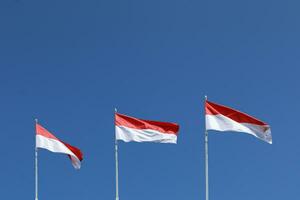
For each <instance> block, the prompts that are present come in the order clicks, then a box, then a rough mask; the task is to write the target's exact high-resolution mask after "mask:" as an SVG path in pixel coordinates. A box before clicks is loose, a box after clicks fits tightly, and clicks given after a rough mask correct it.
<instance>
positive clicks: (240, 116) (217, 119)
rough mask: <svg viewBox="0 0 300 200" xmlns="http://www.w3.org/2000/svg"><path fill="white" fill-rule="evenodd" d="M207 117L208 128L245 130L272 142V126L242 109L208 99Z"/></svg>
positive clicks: (206, 103)
mask: <svg viewBox="0 0 300 200" xmlns="http://www.w3.org/2000/svg"><path fill="white" fill-rule="evenodd" d="M205 118H206V130H216V131H237V132H244V133H248V134H251V135H254V136H255V137H257V138H259V139H261V140H264V141H266V142H268V143H270V144H272V135H271V128H270V126H269V125H268V124H266V123H265V122H262V121H260V120H258V119H255V118H254V117H252V116H250V115H247V114H245V113H242V112H240V111H237V110H234V109H232V108H229V107H226V106H223V105H218V104H215V103H212V102H209V101H206V102H205Z"/></svg>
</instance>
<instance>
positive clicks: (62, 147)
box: [36, 124, 83, 169]
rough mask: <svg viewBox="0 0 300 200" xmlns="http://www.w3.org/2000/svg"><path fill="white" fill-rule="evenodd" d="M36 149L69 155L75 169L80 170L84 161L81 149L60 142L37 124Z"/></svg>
mask: <svg viewBox="0 0 300 200" xmlns="http://www.w3.org/2000/svg"><path fill="white" fill-rule="evenodd" d="M36 147H37V148H43V149H47V150H49V151H51V152H54V153H64V154H67V155H68V156H69V158H70V159H71V161H72V164H73V166H74V168H75V169H80V166H81V161H82V160H83V154H82V152H81V151H80V149H78V148H76V147H73V146H71V145H69V144H67V143H65V142H63V141H61V140H59V139H58V138H57V137H55V136H54V135H53V134H51V133H50V132H49V131H48V130H46V129H45V128H44V127H42V126H41V125H39V124H36Z"/></svg>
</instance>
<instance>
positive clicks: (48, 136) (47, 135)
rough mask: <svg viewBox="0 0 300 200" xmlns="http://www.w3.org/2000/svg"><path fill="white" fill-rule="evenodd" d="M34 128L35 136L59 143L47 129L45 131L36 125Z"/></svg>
mask: <svg viewBox="0 0 300 200" xmlns="http://www.w3.org/2000/svg"><path fill="white" fill-rule="evenodd" d="M35 128H36V134H37V135H42V136H44V137H46V138H51V139H54V140H58V141H60V140H59V139H58V138H57V137H55V136H54V135H53V134H52V133H50V132H49V131H48V130H47V129H45V128H44V127H42V126H41V125H39V124H36V126H35Z"/></svg>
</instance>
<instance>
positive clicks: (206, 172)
mask: <svg viewBox="0 0 300 200" xmlns="http://www.w3.org/2000/svg"><path fill="white" fill-rule="evenodd" d="M206 101H207V96H205V104H206ZM205 106H206V105H204V108H205ZM204 113H205V112H204ZM204 117H205V199H206V200H209V188H208V132H207V129H206V116H205V114H204Z"/></svg>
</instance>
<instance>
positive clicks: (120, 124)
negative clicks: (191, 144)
mask: <svg viewBox="0 0 300 200" xmlns="http://www.w3.org/2000/svg"><path fill="white" fill-rule="evenodd" d="M115 126H116V139H117V140H123V141H124V142H131V141H134V142H157V143H174V144H176V143H177V134H178V131H179V125H178V124H175V123H169V122H158V121H150V120H143V119H137V118H134V117H129V116H126V115H122V114H119V113H116V114H115Z"/></svg>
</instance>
